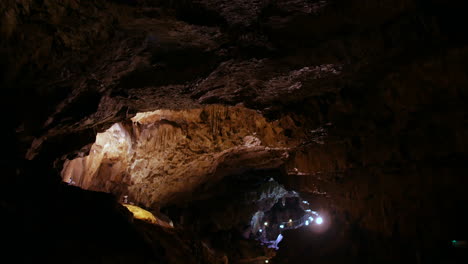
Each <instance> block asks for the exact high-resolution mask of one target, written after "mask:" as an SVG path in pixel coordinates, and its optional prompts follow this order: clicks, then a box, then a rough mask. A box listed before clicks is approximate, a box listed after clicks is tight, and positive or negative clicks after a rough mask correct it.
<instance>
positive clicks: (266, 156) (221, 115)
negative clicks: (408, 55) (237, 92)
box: [62, 106, 297, 206]
mask: <svg viewBox="0 0 468 264" xmlns="http://www.w3.org/2000/svg"><path fill="white" fill-rule="evenodd" d="M280 123H281V122H280V121H276V122H268V121H266V120H265V118H263V117H262V116H261V115H259V114H258V113H256V112H255V111H253V110H247V109H245V108H241V107H224V106H208V107H204V108H201V109H194V110H183V111H170V110H157V111H154V112H147V113H140V114H137V115H136V116H135V117H134V118H133V119H132V122H128V123H123V124H122V123H119V124H115V125H113V126H112V127H111V128H109V129H108V130H107V131H106V132H104V133H99V134H98V135H97V137H96V143H95V144H94V145H93V146H92V147H91V150H90V154H89V155H88V156H86V157H83V158H77V159H74V160H69V161H67V162H66V163H65V165H64V169H63V171H62V177H63V180H64V181H65V182H69V183H71V184H75V185H77V186H80V187H82V188H84V189H89V190H98V191H105V192H110V193H114V194H116V195H117V196H123V195H128V197H129V201H132V202H135V203H141V204H143V205H145V206H159V205H163V204H165V203H166V202H167V201H169V200H170V201H172V202H174V201H177V200H178V199H180V198H186V199H187V198H189V197H190V195H191V193H192V192H193V191H195V190H198V189H200V188H202V187H203V188H208V187H210V186H213V185H214V184H216V182H217V181H219V180H220V179H222V178H223V176H225V175H228V174H235V173H241V172H242V171H246V170H248V169H267V168H276V167H279V166H280V165H281V164H282V163H283V162H284V160H286V159H287V158H288V152H289V147H290V146H292V145H294V144H296V143H297V142H295V141H293V140H291V139H289V138H288V137H286V136H285V135H284V129H283V128H282V127H281V126H280Z"/></svg>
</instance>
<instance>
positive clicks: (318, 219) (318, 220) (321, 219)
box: [315, 217, 323, 225]
mask: <svg viewBox="0 0 468 264" xmlns="http://www.w3.org/2000/svg"><path fill="white" fill-rule="evenodd" d="M315 223H317V224H318V225H321V224H322V223H323V218H322V217H317V219H315Z"/></svg>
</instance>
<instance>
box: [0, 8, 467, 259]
mask: <svg viewBox="0 0 468 264" xmlns="http://www.w3.org/2000/svg"><path fill="white" fill-rule="evenodd" d="M465 10H466V3H465V1H457V0H454V1H442V0H428V1H420V0H374V1H368V0H329V1H315V0H276V1H272V0H270V1H269V0H265V1H242V0H232V1H224V0H217V1H208V0H173V1H157V0H154V1H153V0H120V1H104V0H90V1H84V0H81V1H80V0H66V1H52V0H44V1H33V0H16V1H13V0H6V1H2V2H1V3H0V58H2V59H1V60H0V72H1V73H0V86H1V87H2V91H1V93H2V96H1V99H0V105H1V108H0V109H1V110H2V113H4V115H3V117H4V118H5V120H3V122H2V124H4V126H5V128H4V129H2V139H4V142H6V144H5V147H4V149H3V151H2V152H1V157H2V164H3V165H4V167H5V173H4V175H2V179H1V181H2V182H1V185H0V186H1V188H2V190H1V192H0V206H1V207H0V208H1V210H2V211H4V212H8V214H11V215H12V216H13V217H12V220H9V219H8V218H3V219H2V221H6V224H5V225H2V227H3V226H5V227H7V228H8V227H11V226H12V227H14V228H10V229H11V230H23V229H25V228H26V229H27V230H30V231H31V232H30V234H31V235H30V236H28V237H34V235H37V234H40V236H39V237H43V236H45V234H44V233H43V232H42V231H41V227H43V226H45V222H47V221H48V220H52V219H55V216H56V217H58V218H60V217H61V216H60V215H56V214H53V213H52V212H54V210H53V209H51V208H55V205H56V204H54V203H51V204H50V206H47V204H45V205H42V207H38V208H41V209H42V211H39V212H40V213H38V214H37V215H38V217H37V218H41V217H44V218H43V219H46V220H45V221H44V223H42V225H39V226H34V225H32V223H30V222H26V223H24V222H23V221H17V220H18V219H24V215H25V214H26V212H28V210H30V209H31V208H36V207H35V206H34V203H33V202H34V201H35V199H34V198H35V196H34V195H29V194H28V193H27V192H26V193H23V192H17V193H21V194H23V195H16V194H15V193H16V192H15V191H14V190H22V189H27V190H29V189H31V190H34V189H35V188H34V187H35V185H36V183H40V182H49V181H50V184H44V185H37V188H43V190H42V191H41V192H38V193H54V194H56V196H54V197H56V198H55V199H50V201H61V199H62V198H63V197H65V196H66V195H67V193H68V191H65V192H57V191H52V190H57V185H59V181H58V179H59V175H58V173H57V172H56V171H55V172H53V171H50V169H51V168H55V169H61V168H62V161H63V160H65V159H66V158H68V159H73V158H75V157H77V156H80V157H84V156H86V155H87V154H88V153H89V150H90V149H91V145H92V142H94V140H95V137H96V134H97V133H99V132H104V131H105V130H106V129H108V128H109V127H111V126H112V125H113V124H115V123H118V122H128V119H129V118H132V117H133V116H134V115H135V114H136V113H137V112H145V111H154V110H158V109H171V110H181V109H199V108H200V107H201V105H203V104H216V103H218V104H226V105H239V106H242V105H243V106H244V107H247V108H251V109H255V110H258V111H259V112H260V113H262V114H263V115H264V116H265V117H267V118H269V119H270V120H281V119H287V120H290V122H292V124H294V126H295V127H296V128H295V129H290V130H288V129H285V131H284V135H285V136H286V137H292V138H295V139H299V140H300V142H299V144H298V145H297V146H298V147H299V149H296V150H295V151H294V152H293V153H290V154H291V156H290V159H289V160H288V161H287V163H286V165H285V166H284V167H282V168H280V169H281V171H282V172H283V176H282V177H281V178H282V182H284V183H287V184H288V186H290V187H291V188H294V189H297V190H300V191H301V192H302V193H303V194H304V195H310V197H309V198H310V201H311V202H312V201H315V203H316V204H318V205H320V206H322V210H323V211H324V212H327V213H329V215H330V222H331V223H332V224H331V225H330V226H329V229H328V230H327V231H326V232H325V231H324V232H323V233H321V235H317V236H315V237H314V239H311V240H307V239H308V237H309V238H310V236H308V237H306V234H308V233H307V232H301V231H299V232H291V233H290V235H287V236H286V237H285V245H291V246H286V247H284V250H283V249H280V251H279V252H278V256H277V259H276V260H277V261H278V262H283V263H298V261H297V259H295V256H300V257H301V258H307V257H309V258H310V259H313V260H314V261H315V262H318V263H320V262H322V263H342V262H343V261H346V262H351V263H362V262H365V263H386V262H387V263H395V262H408V263H430V262H433V263H443V262H444V261H445V262H449V261H451V260H453V261H455V260H456V258H457V257H460V256H458V255H457V254H458V253H459V252H454V251H452V249H451V248H450V247H449V246H448V245H447V242H448V241H450V240H452V239H459V238H464V237H465V238H466V237H468V230H467V227H466V223H467V222H468V219H467V218H466V216H464V214H463V212H465V211H466V210H467V208H466V206H467V204H468V203H467V196H466V194H465V193H466V190H465V189H466V185H467V182H466V177H465V175H466V173H467V170H468V168H467V165H466V164H468V163H467V161H468V156H467V151H466V150H467V147H468V142H467V138H468V137H467V136H468V135H467V134H468V125H467V124H468V123H467V115H466V112H467V109H466V104H465V101H466V99H467V88H466V87H468V79H467V77H466V72H468V69H467V63H466V61H467V59H468V58H467V57H468V55H467V54H468V34H466V30H465V29H466V26H467V24H468V23H467V22H468V21H467V16H466V15H465ZM167 126H170V125H163V127H167ZM171 129H172V128H171ZM238 142H240V141H238ZM10 145H12V146H10ZM91 154H92V153H91ZM24 158H27V159H30V160H33V163H35V164H39V165H38V169H37V171H36V172H35V173H29V174H28V175H30V176H31V175H34V176H36V177H32V176H31V177H28V178H25V176H24V175H25V174H23V173H21V171H22V170H23V169H24V168H27V167H28V166H30V165H29V164H30V163H28V162H23V161H22V160H23V159H24ZM54 162H55V164H54ZM36 178H37V179H36ZM31 179H34V181H32V180H31ZM103 186H104V185H102V186H100V187H103ZM36 191H38V190H36ZM77 192H78V193H80V191H77ZM83 193H86V192H83ZM136 193H139V192H136ZM77 197H80V195H79V194H78V195H77ZM167 197H171V196H170V195H168V196H167ZM76 199H77V201H79V200H81V199H86V198H84V197H81V198H76ZM90 199H91V198H90ZM92 199H96V201H102V200H105V199H104V198H98V197H96V198H92ZM169 200H170V199H169ZM186 202H187V203H190V200H186ZM58 203H59V202H58ZM97 203H99V202H97ZM109 203H110V204H112V202H109ZM59 204H60V203H59ZM79 205H80V203H79V202H77V203H74V204H73V205H71V206H72V207H74V208H76V210H77V211H76V214H75V212H73V210H72V209H70V214H72V215H75V216H76V215H80V213H79V212H80V210H81V209H80V207H79ZM108 205H109V204H108ZM98 208H102V210H103V211H102V212H101V213H102V214H103V215H106V216H111V215H114V213H113V212H114V211H113V210H114V209H112V208H114V207H113V205H109V206H103V207H98ZM45 216H48V217H45ZM62 217H63V216H62ZM88 223H89V222H88ZM101 224H102V223H101ZM90 226H92V225H91V224H90ZM51 229H52V230H54V232H56V233H57V234H59V233H60V232H58V231H57V230H62V229H63V228H62V226H61V225H52V228H51ZM93 230H94V229H87V228H83V229H80V231H82V233H83V234H85V233H86V234H88V235H89V237H93V238H103V237H105V236H106V235H108V234H107V233H93ZM78 233H80V232H77V233H75V235H76V236H74V235H72V236H70V240H73V241H74V243H75V244H74V245H76V246H77V247H81V249H82V251H81V252H89V254H90V256H91V255H94V256H96V254H99V252H97V251H95V250H94V249H93V248H92V247H83V243H80V241H81V239H82V237H80V236H78V235H79V234H78ZM9 234H10V236H8V237H11V238H13V237H15V236H14V234H12V233H11V232H10V233H9ZM80 234H81V233H80ZM194 236H195V237H196V236H197V235H196V234H195V235H194ZM55 238H56V240H57V241H58V242H57V243H56V245H54V246H53V247H52V248H51V251H52V252H53V251H54V249H56V250H55V251H59V252H64V251H60V247H59V245H60V242H61V241H63V240H61V239H60V238H57V237H55ZM315 238H317V239H315ZM110 240H112V239H110ZM124 240H125V239H124ZM106 241H108V240H106ZM301 241H309V243H301ZM288 243H289V244H288ZM38 244H39V241H38ZM168 245H171V244H168ZM349 245H352V246H351V247H350V246H349ZM51 251H48V252H51ZM107 252H114V253H115V252H120V251H119V250H118V247H117V246H116V244H112V243H111V244H109V251H107ZM109 254H111V253H109ZM129 254H130V255H131V254H132V253H129ZM174 254H176V253H174ZM181 254H183V253H181ZM66 255H67V254H66V253H64V255H63V256H66ZM103 255H106V253H103ZM461 255H462V256H463V253H461ZM61 256H62V255H61ZM108 256H109V255H108ZM69 257H70V256H69ZM464 257H466V254H465V256H464ZM70 258H72V257H70ZM75 259H76V262H79V261H80V260H81V262H84V261H83V260H82V259H79V258H78V257H76V256H75ZM97 259H99V258H94V260H97ZM252 260H253V261H254V258H252ZM453 261H452V262H453ZM62 262H64V261H62ZM95 262H99V261H95ZM109 262H112V258H110V259H109ZM128 262H130V263H132V262H131V261H130V260H128Z"/></svg>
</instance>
